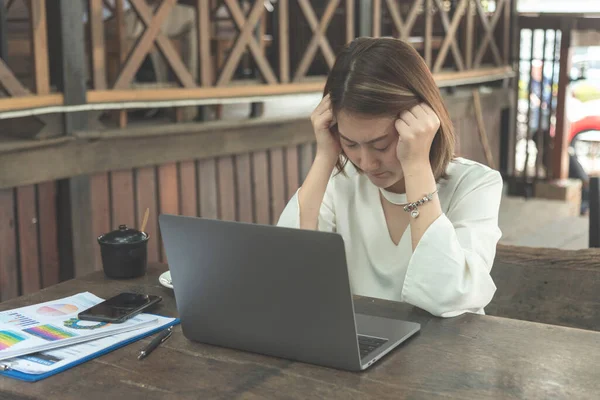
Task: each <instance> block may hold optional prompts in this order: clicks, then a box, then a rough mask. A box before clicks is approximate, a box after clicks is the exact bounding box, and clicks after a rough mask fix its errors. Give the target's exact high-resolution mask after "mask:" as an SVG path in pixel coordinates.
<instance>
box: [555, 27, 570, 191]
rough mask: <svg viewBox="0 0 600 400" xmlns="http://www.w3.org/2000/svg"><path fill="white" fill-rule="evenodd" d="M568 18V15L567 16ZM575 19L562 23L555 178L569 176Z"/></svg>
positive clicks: (557, 97)
mask: <svg viewBox="0 0 600 400" xmlns="http://www.w3.org/2000/svg"><path fill="white" fill-rule="evenodd" d="M567 18H568V17H567ZM572 29H573V20H572V19H570V18H569V19H564V20H563V21H562V23H561V39H560V67H559V68H560V70H559V75H558V94H557V96H556V136H555V137H554V153H553V154H552V175H553V177H554V178H555V179H565V178H567V177H568V176H569V154H568V152H567V149H568V147H569V143H568V139H569V134H568V132H569V121H568V119H567V116H566V110H567V105H566V102H567V96H568V95H569V83H570V78H569V73H570V71H571V59H572V54H573V48H572V47H571V34H572Z"/></svg>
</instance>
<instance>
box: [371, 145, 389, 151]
mask: <svg viewBox="0 0 600 400" xmlns="http://www.w3.org/2000/svg"><path fill="white" fill-rule="evenodd" d="M389 147H390V145H387V146H385V147H384V148H382V149H378V148H377V147H374V149H375V150H377V151H381V152H384V151H386V150H387V149H388V148H389Z"/></svg>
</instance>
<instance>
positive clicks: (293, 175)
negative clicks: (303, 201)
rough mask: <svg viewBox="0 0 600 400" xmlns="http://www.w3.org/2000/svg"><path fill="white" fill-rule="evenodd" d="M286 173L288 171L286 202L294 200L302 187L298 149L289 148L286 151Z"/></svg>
mask: <svg viewBox="0 0 600 400" xmlns="http://www.w3.org/2000/svg"><path fill="white" fill-rule="evenodd" d="M285 171H286V181H287V184H286V195H285V198H286V200H289V199H291V198H292V196H293V195H294V193H296V190H298V188H299V187H300V183H299V178H300V171H299V170H298V147H297V146H288V147H287V148H286V149H285Z"/></svg>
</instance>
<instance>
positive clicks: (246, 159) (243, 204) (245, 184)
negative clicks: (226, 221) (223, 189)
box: [235, 153, 254, 222]
mask: <svg viewBox="0 0 600 400" xmlns="http://www.w3.org/2000/svg"><path fill="white" fill-rule="evenodd" d="M250 164H251V163H250V154H248V153H247V154H238V155H237V156H235V181H236V186H237V195H238V214H239V215H238V220H239V221H242V222H254V208H253V201H252V168H251V165H250Z"/></svg>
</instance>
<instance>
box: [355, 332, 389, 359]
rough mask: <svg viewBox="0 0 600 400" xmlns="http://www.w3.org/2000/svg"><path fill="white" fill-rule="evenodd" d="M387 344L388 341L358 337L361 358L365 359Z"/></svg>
mask: <svg viewBox="0 0 600 400" xmlns="http://www.w3.org/2000/svg"><path fill="white" fill-rule="evenodd" d="M385 342H387V339H381V338H376V337H372V336H363V335H358V348H359V349H360V358H364V357H366V356H367V355H369V353H371V352H373V351H375V350H377V349H378V348H379V347H381V345H383V344H384V343H385Z"/></svg>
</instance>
